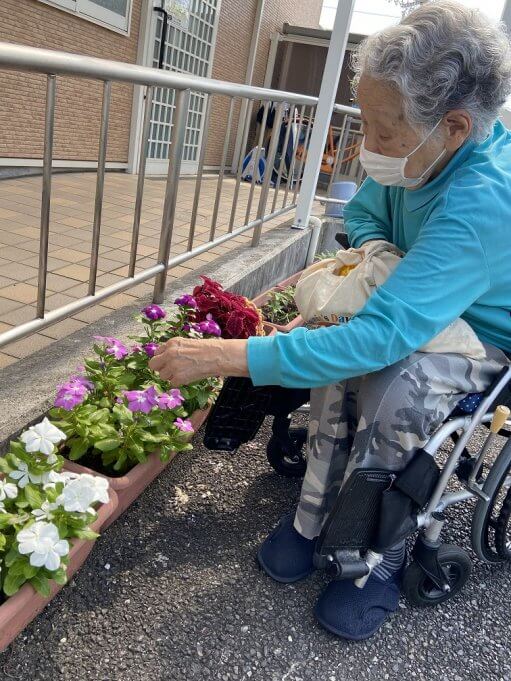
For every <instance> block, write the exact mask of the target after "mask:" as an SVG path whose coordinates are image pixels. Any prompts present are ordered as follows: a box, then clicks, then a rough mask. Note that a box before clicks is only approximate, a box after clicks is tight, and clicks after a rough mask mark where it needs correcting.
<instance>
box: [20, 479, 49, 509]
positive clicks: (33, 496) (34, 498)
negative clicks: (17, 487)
mask: <svg viewBox="0 0 511 681" xmlns="http://www.w3.org/2000/svg"><path fill="white" fill-rule="evenodd" d="M23 491H24V492H25V498H26V500H27V501H28V503H29V504H30V505H31V506H32V508H41V505H42V503H43V501H44V499H45V497H44V495H43V494H41V492H40V491H39V490H38V489H37V487H34V485H32V483H29V484H28V485H27V486H26V487H25V488H24V490H23Z"/></svg>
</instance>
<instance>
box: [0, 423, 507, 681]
mask: <svg viewBox="0 0 511 681" xmlns="http://www.w3.org/2000/svg"><path fill="white" fill-rule="evenodd" d="M267 439H268V430H267V428H265V430H264V431H262V432H261V433H260V435H259V436H258V439H257V441H255V442H253V443H250V444H248V445H246V446H244V447H243V448H242V449H240V451H238V452H237V453H236V454H235V455H231V454H225V453H217V452H215V453H213V452H208V451H207V450H205V449H204V448H203V447H201V446H198V445H197V446H196V447H195V449H194V451H193V452H191V453H186V454H183V455H180V456H179V457H178V458H177V459H176V460H175V461H174V462H173V463H172V464H171V466H170V467H169V468H168V469H167V471H166V472H165V473H164V474H163V475H161V476H160V478H159V479H158V480H156V481H155V483H153V485H151V487H150V488H149V489H148V490H146V492H145V493H144V494H143V495H142V496H141V497H140V498H139V500H138V501H137V502H136V503H135V504H134V505H133V506H132V507H131V508H130V509H129V510H128V511H127V512H126V513H125V514H124V515H123V516H122V517H121V518H120V519H119V520H118V521H117V522H116V523H115V524H114V525H113V526H112V527H111V528H109V529H108V530H107V531H106V532H105V534H104V535H103V536H102V537H101V538H100V540H98V542H97V545H96V547H95V548H94V551H93V553H92V554H91V556H90V557H89V560H88V561H87V563H86V564H85V566H84V567H83V568H82V569H81V571H80V572H79V573H78V574H77V575H76V576H75V578H74V579H73V580H72V582H71V583H70V584H69V585H68V586H66V587H65V588H64V590H63V591H62V592H61V593H60V594H59V596H58V597H57V598H55V599H54V601H53V602H52V603H51V604H50V605H49V606H48V607H47V608H46V609H45V611H44V612H43V613H42V614H41V615H40V616H39V617H38V618H37V619H36V620H35V621H34V622H33V623H32V624H31V625H30V626H29V627H28V628H27V629H26V630H25V632H24V633H23V634H21V635H20V636H19V637H18V639H17V640H16V641H15V642H14V643H13V644H12V645H11V646H10V647H9V649H8V650H7V651H6V652H5V653H3V654H2V655H0V679H2V680H3V679H5V680H6V681H7V680H8V679H20V680H21V679H23V680H24V681H26V680H27V679H30V680H33V681H39V680H40V681H43V680H44V681H56V680H61V679H62V680H65V681H82V680H84V681H85V680H87V681H96V680H98V681H99V680H102V681H132V680H133V681H135V680H137V681H140V680H142V681H145V680H148V681H149V680H150V681H160V680H161V681H199V680H200V681H209V680H219V681H231V680H233V681H234V680H235V681H238V680H243V681H245V680H249V679H250V681H306V680H307V681H308V680H311V681H312V680H314V681H365V680H368V681H369V680H371V681H372V680H375V681H376V680H377V681H382V680H386V679H389V680H398V679H399V680H400V681H403V680H406V681H407V680H408V679H418V680H428V681H429V680H431V681H444V680H445V681H470V680H474V681H476V680H477V681H483V680H484V681H490V680H491V681H493V680H496V681H497V680H500V681H508V680H511V653H510V650H511V625H510V590H511V579H510V575H511V572H510V570H509V568H506V567H501V566H494V567H492V566H487V565H483V564H482V563H480V562H479V561H477V560H475V559H474V569H473V572H472V576H471V579H470V582H469V584H468V586H467V587H466V588H465V590H464V591H463V593H462V594H461V595H460V596H459V597H458V598H457V599H455V600H453V601H450V602H447V603H445V604H443V605H441V606H439V607H436V608H430V609H426V610H418V609H414V608H411V607H410V606H409V605H408V604H406V603H405V602H402V603H401V607H400V609H399V612H398V613H396V614H395V615H394V616H393V617H392V619H391V620H390V621H389V622H388V623H387V624H386V625H385V626H384V627H383V629H382V630H381V631H380V632H379V633H378V634H377V635H376V636H375V637H374V638H372V639H371V640H369V641H366V642H363V643H349V642H345V641H342V640H339V639H337V638H335V637H334V636H332V635H330V634H328V633H327V632H325V631H324V630H323V629H321V627H320V626H319V625H318V624H316V622H315V620H314V617H313V615H312V608H313V605H314V602H315V600H316V598H317V597H318V595H319V594H320V592H321V590H322V588H324V586H325V584H326V583H327V582H326V578H325V576H324V575H320V574H316V575H314V576H313V577H312V578H310V579H308V580H306V581H303V582H300V583H298V584H295V585H287V586H283V585H280V584H276V583H274V582H273V581H272V580H271V579H269V578H268V577H267V576H266V575H264V574H263V573H262V572H261V571H260V570H259V568H258V566H257V565H256V562H255V553H256V550H257V547H258V545H259V543H260V542H261V540H262V539H263V538H264V537H265V535H266V534H267V532H268V531H269V530H270V529H271V528H272V527H273V526H274V525H275V523H276V522H277V520H278V519H279V518H280V516H281V515H282V514H284V513H285V512H287V511H289V510H290V509H291V508H293V506H294V505H295V504H296V501H297V498H298V494H299V482H298V481H293V480H288V479H285V478H281V477H278V476H277V475H276V474H275V473H274V472H273V471H272V470H271V469H270V468H269V466H268V464H267V463H266V459H265V453H264V450H265V444H266V441H267ZM451 516H452V521H451V522H450V523H449V525H448V527H447V531H446V536H445V539H446V541H450V542H452V543H457V544H459V545H461V546H464V547H465V548H468V547H469V534H468V532H469V527H468V525H469V508H468V507H464V508H463V509H457V510H456V511H455V512H454V513H451Z"/></svg>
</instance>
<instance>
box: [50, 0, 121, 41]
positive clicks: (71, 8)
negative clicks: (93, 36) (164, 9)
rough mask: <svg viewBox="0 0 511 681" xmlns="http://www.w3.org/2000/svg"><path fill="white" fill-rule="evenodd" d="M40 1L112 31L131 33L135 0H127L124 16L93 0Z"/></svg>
mask: <svg viewBox="0 0 511 681" xmlns="http://www.w3.org/2000/svg"><path fill="white" fill-rule="evenodd" d="M39 2H42V3H43V4H44V5H50V6H51V7H55V8H56V9H59V10H62V11H63V12H67V13H68V14H73V15H74V16H76V17H79V18H80V19H84V20H85V21H90V22H91V23H93V24H97V25H99V26H102V27H103V28H107V29H109V30H110V31H115V32H116V33H121V34H122V35H125V36H129V35H130V28H131V16H132V13H133V2H134V0H127V11H126V16H124V17H122V16H121V15H120V14H116V13H115V12H112V11H111V10H109V9H107V8H106V7H101V5H97V4H96V3H95V2H92V0H39Z"/></svg>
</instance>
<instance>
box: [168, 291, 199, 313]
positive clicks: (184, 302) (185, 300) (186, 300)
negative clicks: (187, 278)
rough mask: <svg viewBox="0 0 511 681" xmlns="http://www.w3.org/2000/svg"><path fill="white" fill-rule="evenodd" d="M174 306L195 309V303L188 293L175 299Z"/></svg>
mask: <svg viewBox="0 0 511 681" xmlns="http://www.w3.org/2000/svg"><path fill="white" fill-rule="evenodd" d="M174 305H179V306H180V307H191V308H192V309H193V310H196V309H197V301H196V300H195V298H194V297H193V296H191V295H190V294H189V293H185V294H184V295H182V296H180V297H179V298H176V300H175V301H174Z"/></svg>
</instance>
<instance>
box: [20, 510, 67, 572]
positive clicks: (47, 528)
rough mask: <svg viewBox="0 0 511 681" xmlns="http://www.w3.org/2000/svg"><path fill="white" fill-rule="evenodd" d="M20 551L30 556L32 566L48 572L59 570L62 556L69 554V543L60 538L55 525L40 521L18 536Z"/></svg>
mask: <svg viewBox="0 0 511 681" xmlns="http://www.w3.org/2000/svg"><path fill="white" fill-rule="evenodd" d="M16 538H17V540H18V551H19V552H20V553H21V554H24V555H27V554H30V565H33V566H34V567H43V566H44V567H45V568H46V569H47V570H58V568H59V567H60V558H61V556H66V555H67V554H68V553H69V542H67V541H66V540H65V539H60V538H59V532H58V529H57V527H56V525H54V524H53V523H45V522H43V521H41V520H38V521H37V522H35V523H34V524H33V525H31V526H30V527H27V529H26V530H21V531H20V532H18V535H17V537H16Z"/></svg>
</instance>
